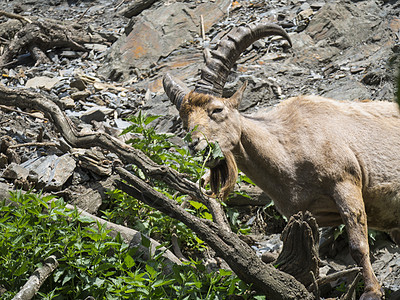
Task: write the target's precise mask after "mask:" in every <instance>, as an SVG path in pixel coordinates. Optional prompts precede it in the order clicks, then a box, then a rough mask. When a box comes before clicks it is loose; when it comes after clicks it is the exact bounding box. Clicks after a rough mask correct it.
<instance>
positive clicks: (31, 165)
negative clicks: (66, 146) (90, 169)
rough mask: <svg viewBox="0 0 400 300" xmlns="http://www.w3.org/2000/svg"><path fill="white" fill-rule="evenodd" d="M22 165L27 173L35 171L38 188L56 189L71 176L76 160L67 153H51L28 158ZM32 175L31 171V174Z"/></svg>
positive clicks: (59, 188)
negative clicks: (58, 154) (59, 154)
mask: <svg viewBox="0 0 400 300" xmlns="http://www.w3.org/2000/svg"><path fill="white" fill-rule="evenodd" d="M22 166H23V167H24V168H25V169H27V170H28V174H29V172H30V171H34V172H35V173H37V175H38V180H37V181H38V183H37V184H38V188H43V189H44V190H45V191H58V190H61V188H62V186H63V185H64V183H65V182H66V181H67V180H68V178H70V177H71V176H72V174H73V172H74V170H75V167H76V161H75V159H74V158H73V157H72V155H71V154H69V153H67V154H64V155H62V156H60V157H59V156H57V155H54V154H53V155H49V156H43V157H40V158H38V159H31V160H28V161H26V162H24V163H23V164H22ZM28 174H27V176H28ZM33 175H34V174H33V173H32V174H31V176H33ZM31 179H33V178H31Z"/></svg>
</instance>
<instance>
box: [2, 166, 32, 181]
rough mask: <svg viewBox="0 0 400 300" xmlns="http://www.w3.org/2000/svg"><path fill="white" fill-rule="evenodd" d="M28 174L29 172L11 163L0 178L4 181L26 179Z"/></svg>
mask: <svg viewBox="0 0 400 300" xmlns="http://www.w3.org/2000/svg"><path fill="white" fill-rule="evenodd" d="M28 174H29V170H27V169H25V168H24V167H22V166H20V165H18V164H16V163H11V164H9V165H8V166H7V168H6V169H5V170H4V172H3V175H2V177H4V178H6V179H26V178H27V177H28Z"/></svg>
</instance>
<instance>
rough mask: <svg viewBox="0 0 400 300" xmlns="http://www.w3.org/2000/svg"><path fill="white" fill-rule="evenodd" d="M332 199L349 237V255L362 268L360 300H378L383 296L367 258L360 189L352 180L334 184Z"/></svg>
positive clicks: (366, 240)
mask: <svg viewBox="0 0 400 300" xmlns="http://www.w3.org/2000/svg"><path fill="white" fill-rule="evenodd" d="M334 199H335V202H336V204H337V207H338V210H339V212H340V215H341V217H342V220H343V222H344V224H345V225H346V230H347V233H348V236H349V248H350V254H351V256H352V257H353V259H354V260H355V261H356V263H357V264H358V265H359V266H361V267H362V268H363V271H362V274H363V276H364V283H365V288H364V293H363V294H362V296H361V298H360V300H378V299H381V298H382V296H383V293H382V290H381V286H380V284H379V282H378V280H377V279H376V277H375V274H374V271H373V269H372V265H371V261H370V258H369V245H368V229H367V216H366V213H365V208H364V201H363V198H362V193H361V187H360V186H358V185H357V184H355V182H354V181H353V180H348V181H342V182H339V183H337V184H336V186H335V190H334Z"/></svg>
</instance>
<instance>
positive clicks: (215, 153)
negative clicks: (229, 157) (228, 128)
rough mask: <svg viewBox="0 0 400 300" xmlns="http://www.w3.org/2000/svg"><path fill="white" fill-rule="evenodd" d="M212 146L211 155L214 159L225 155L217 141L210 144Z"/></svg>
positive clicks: (222, 157)
mask: <svg viewBox="0 0 400 300" xmlns="http://www.w3.org/2000/svg"><path fill="white" fill-rule="evenodd" d="M211 145H213V146H212V153H211V156H212V158H214V159H224V158H225V156H224V154H223V153H222V150H221V147H220V146H219V144H218V142H215V143H214V144H211Z"/></svg>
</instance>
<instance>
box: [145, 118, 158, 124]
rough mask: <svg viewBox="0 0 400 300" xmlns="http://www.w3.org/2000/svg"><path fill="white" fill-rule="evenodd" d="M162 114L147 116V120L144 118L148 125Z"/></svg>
mask: <svg viewBox="0 0 400 300" xmlns="http://www.w3.org/2000/svg"><path fill="white" fill-rule="evenodd" d="M159 117H160V116H146V117H145V120H144V124H145V125H148V124H150V123H151V122H153V121H154V120H156V119H158V118H159Z"/></svg>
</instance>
